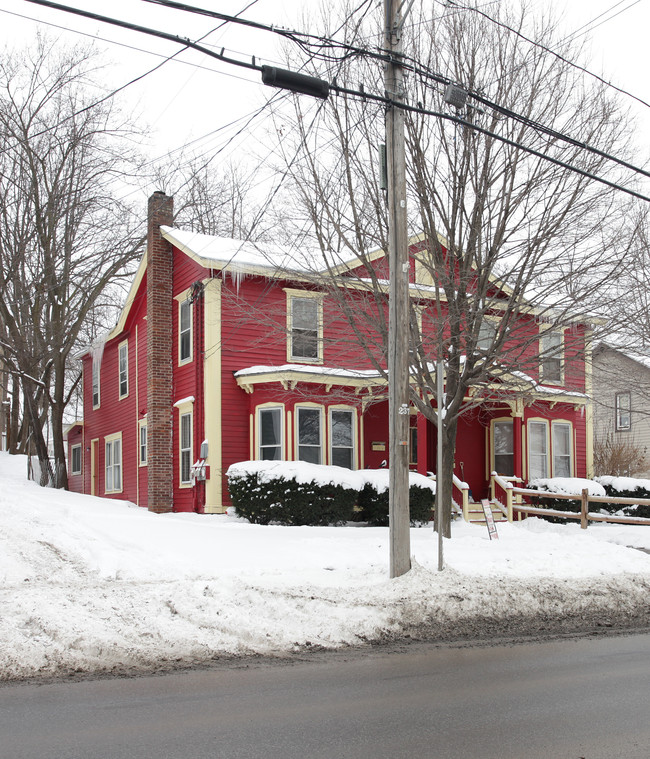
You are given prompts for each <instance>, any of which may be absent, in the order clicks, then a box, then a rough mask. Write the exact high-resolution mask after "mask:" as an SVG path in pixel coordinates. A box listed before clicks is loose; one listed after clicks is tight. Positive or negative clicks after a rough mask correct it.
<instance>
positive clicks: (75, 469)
mask: <svg viewBox="0 0 650 759" xmlns="http://www.w3.org/2000/svg"><path fill="white" fill-rule="evenodd" d="M70 474H81V444H78V445H73V446H72V447H71V448H70Z"/></svg>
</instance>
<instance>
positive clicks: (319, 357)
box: [284, 287, 324, 364]
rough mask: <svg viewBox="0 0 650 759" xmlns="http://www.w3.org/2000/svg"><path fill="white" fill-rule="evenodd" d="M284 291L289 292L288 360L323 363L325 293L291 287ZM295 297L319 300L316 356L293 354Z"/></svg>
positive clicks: (298, 362) (299, 362)
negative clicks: (293, 303) (293, 306)
mask: <svg viewBox="0 0 650 759" xmlns="http://www.w3.org/2000/svg"><path fill="white" fill-rule="evenodd" d="M284 291H285V292H286V294H287V361H288V362H289V363H295V364H322V363H323V298H324V295H323V293H315V292H311V291H310V290H295V289H292V288H289V287H285V288H284ZM294 298H302V299H303V300H307V299H308V298H313V299H314V300H316V301H318V313H317V319H318V324H317V335H316V340H317V348H316V356H315V357H314V358H309V357H305V356H294V355H293V324H292V313H293V309H292V305H291V302H292V300H293V299H294Z"/></svg>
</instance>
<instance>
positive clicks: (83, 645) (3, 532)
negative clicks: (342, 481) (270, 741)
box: [0, 453, 650, 679]
mask: <svg viewBox="0 0 650 759" xmlns="http://www.w3.org/2000/svg"><path fill="white" fill-rule="evenodd" d="M25 471H26V464H25V459H24V458H22V457H10V456H8V455H7V454H3V453H0V581H1V585H0V593H1V608H2V615H0V641H2V642H1V643H0V678H3V679H18V678H21V677H31V676H58V675H61V674H70V673H84V672H90V673H98V672H122V671H142V672H145V671H152V670H156V669H157V668H159V667H161V666H164V665H165V663H167V664H169V663H171V664H172V665H177V666H187V665H190V664H196V663H203V662H206V661H209V660H211V659H214V658H216V657H220V656H225V655H235V656H241V655H246V654H252V653H256V654H268V655H278V654H284V653H287V652H290V651H293V650H296V649H302V648H305V647H307V648H310V647H311V648H313V647H319V646H320V647H338V646H342V645H348V644H360V643H365V642H368V641H372V640H384V639H387V638H391V637H396V636H400V635H402V634H405V633H408V634H411V633H413V634H415V635H425V636H426V637H430V638H433V639H435V638H440V637H445V636H446V637H449V636H453V635H454V634H455V633H458V634H460V633H461V632H464V634H466V635H470V634H472V635H476V636H479V635H480V634H481V633H483V634H484V633H485V630H486V629H488V630H489V629H490V626H491V625H497V626H498V625H499V624H500V625H501V626H502V628H503V629H506V630H508V629H510V626H512V629H513V631H514V630H515V629H516V626H515V620H516V619H519V618H521V617H522V616H524V617H527V618H534V619H536V620H542V621H543V620H548V619H553V618H558V617H563V618H567V619H569V618H571V619H587V618H593V619H601V618H602V619H603V620H608V619H612V618H614V617H615V616H616V615H618V617H621V616H623V617H625V616H626V615H627V617H629V618H636V617H635V615H636V614H637V612H638V611H639V609H645V610H646V611H647V604H648V601H647V599H648V598H649V597H650V594H649V590H650V555H648V554H646V553H644V552H642V551H638V550H634V549H632V548H629V547H627V546H635V547H637V548H642V549H650V528H644V527H632V526H627V525H616V526H614V525H612V526H609V525H595V526H593V527H590V528H589V530H587V531H584V530H580V528H579V527H578V526H577V525H573V524H571V525H553V524H549V523H546V522H543V521H541V520H539V519H529V520H526V521H525V522H523V523H520V524H513V525H508V524H499V526H498V530H499V540H498V541H492V542H491V541H490V540H489V539H488V534H487V531H486V529H485V528H484V527H480V526H469V525H466V524H464V523H455V524H454V525H453V538H452V539H451V540H445V541H444V543H445V545H444V558H445V571H444V572H442V573H438V572H437V571H436V567H437V561H438V559H437V552H436V550H437V536H436V535H435V534H434V533H433V531H432V530H431V528H430V527H425V528H419V529H417V528H414V529H412V531H411V553H412V555H413V569H412V571H411V572H409V573H408V574H407V575H405V576H403V577H401V578H398V579H396V580H390V579H388V569H387V568H388V529H387V528H382V527H364V526H348V527H279V526H258V525H251V524H248V523H247V522H245V521H242V520H238V519H237V518H236V517H235V516H226V515H223V516H199V515H195V514H168V515H155V514H150V513H149V512H147V511H146V510H143V509H139V508H137V507H135V506H133V505H132V504H128V503H126V502H123V501H115V500H108V499H101V498H94V497H91V496H82V495H77V494H73V493H66V492H63V491H53V490H46V489H42V488H39V487H38V486H37V485H35V484H34V483H31V482H28V481H27V480H26V479H25ZM607 623H608V624H609V622H607ZM542 627H543V625H542Z"/></svg>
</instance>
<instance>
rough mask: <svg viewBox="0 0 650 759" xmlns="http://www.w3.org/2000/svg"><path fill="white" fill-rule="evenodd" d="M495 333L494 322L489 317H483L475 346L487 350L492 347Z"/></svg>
mask: <svg viewBox="0 0 650 759" xmlns="http://www.w3.org/2000/svg"><path fill="white" fill-rule="evenodd" d="M496 333H497V327H496V324H495V323H494V322H493V321H491V320H490V319H487V318H484V319H483V321H482V322H481V326H480V328H479V331H478V340H477V341H476V347H477V348H478V349H479V350H481V351H487V350H489V349H490V348H491V347H492V343H493V342H494V337H495V335H496Z"/></svg>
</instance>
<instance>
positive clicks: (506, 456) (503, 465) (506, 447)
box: [494, 421, 515, 477]
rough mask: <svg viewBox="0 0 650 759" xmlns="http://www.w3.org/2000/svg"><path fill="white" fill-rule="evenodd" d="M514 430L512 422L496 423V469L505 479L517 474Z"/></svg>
mask: <svg viewBox="0 0 650 759" xmlns="http://www.w3.org/2000/svg"><path fill="white" fill-rule="evenodd" d="M513 432H514V429H513V424H512V422H511V421H496V422H494V469H495V470H496V471H497V473H498V474H501V475H503V476H504V477H512V476H513V475H514V473H515V447H514V434H513Z"/></svg>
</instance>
